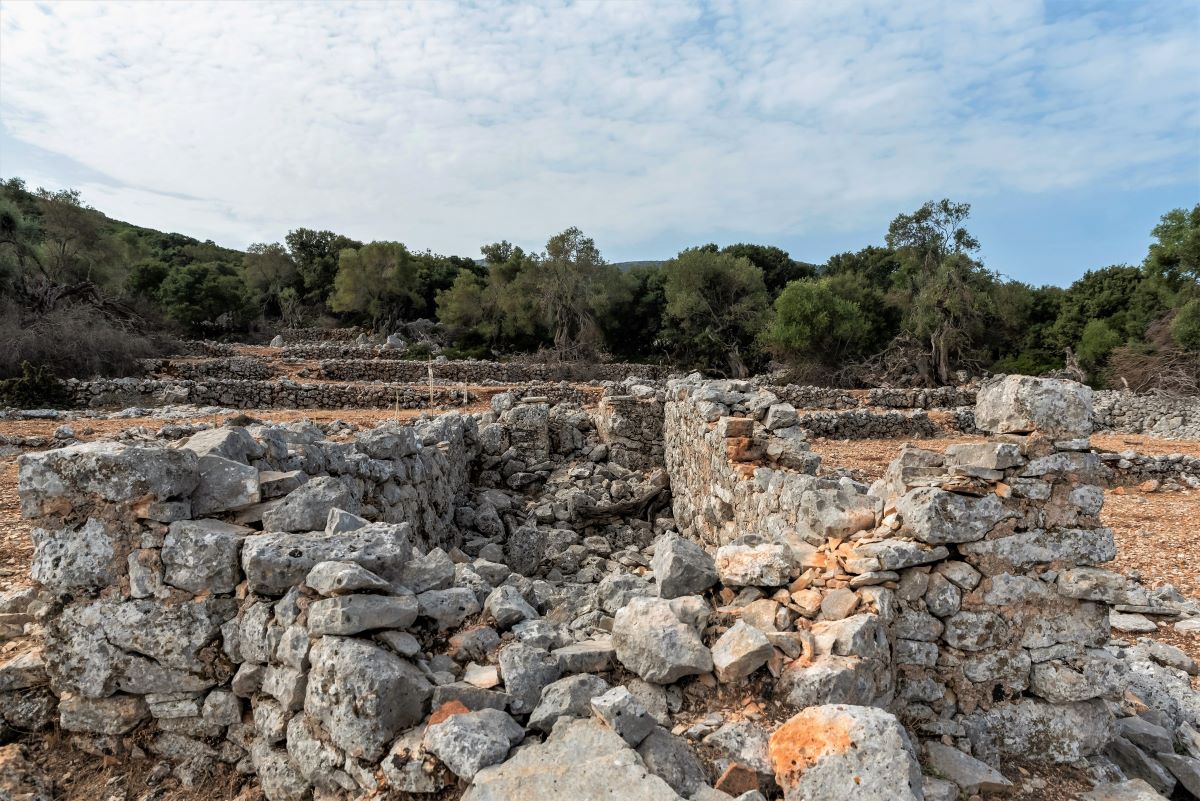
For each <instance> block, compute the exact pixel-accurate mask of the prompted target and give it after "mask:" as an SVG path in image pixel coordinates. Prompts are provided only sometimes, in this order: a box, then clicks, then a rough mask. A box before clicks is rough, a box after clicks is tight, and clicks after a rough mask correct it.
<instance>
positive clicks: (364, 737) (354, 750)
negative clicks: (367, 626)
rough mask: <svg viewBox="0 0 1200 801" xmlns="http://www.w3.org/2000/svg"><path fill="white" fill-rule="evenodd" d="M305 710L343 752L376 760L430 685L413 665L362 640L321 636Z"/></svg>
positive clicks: (419, 712)
mask: <svg viewBox="0 0 1200 801" xmlns="http://www.w3.org/2000/svg"><path fill="white" fill-rule="evenodd" d="M311 660H312V670H311V671H310V673H309V676H308V689H307V692H306V695H305V699H304V711H305V712H306V713H308V714H309V715H311V716H312V717H314V718H316V719H317V720H318V721H320V722H321V724H322V725H323V726H324V727H325V730H326V731H328V732H329V737H330V739H331V740H332V741H333V744H334V745H336V746H337V747H338V748H340V749H342V750H343V751H345V752H346V754H347V755H349V756H352V757H356V758H359V759H365V760H377V759H378V758H379V757H380V756H381V755H382V754H383V752H384V750H385V749H386V748H387V745H388V744H389V743H390V742H391V740H392V739H393V738H395V736H396V735H397V734H398V733H399V732H400V731H402V730H403V729H405V728H408V727H410V726H415V725H416V724H417V723H419V722H420V721H421V719H422V718H423V717H424V715H425V713H426V710H427V709H428V705H429V696H430V694H431V692H432V690H433V687H432V685H430V683H429V682H428V681H427V680H426V678H425V677H424V676H423V675H422V674H421V671H420V670H418V669H417V667H416V666H415V665H413V664H412V663H411V662H408V661H406V660H404V659H401V658H400V657H399V656H396V655H395V654H393V653H391V652H390V651H388V650H386V649H384V648H381V647H379V646H377V645H372V644H371V643H369V642H367V641H365V640H358V639H353V638H350V637H322V638H321V639H320V640H318V641H317V643H316V644H315V645H314V646H313V648H312V653H311Z"/></svg>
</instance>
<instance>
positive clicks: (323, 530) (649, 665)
mask: <svg viewBox="0 0 1200 801" xmlns="http://www.w3.org/2000/svg"><path fill="white" fill-rule="evenodd" d="M660 393H662V394H660ZM1090 403H1091V394H1090V391H1088V390H1087V389H1086V388H1083V387H1080V386H1078V385H1073V384H1069V383H1067V382H1056V381H1042V380H1039V379H1019V378H1010V379H1005V380H1003V381H998V382H995V383H994V384H988V385H985V386H983V387H982V388H981V390H980V394H979V399H978V403H977V407H976V409H975V415H974V416H975V419H976V420H977V421H978V425H980V427H982V428H985V429H987V430H988V431H989V432H991V433H992V436H991V438H990V439H989V440H988V441H986V442H977V443H970V444H965V445H959V446H955V447H952V448H950V449H948V450H947V452H946V453H945V454H942V453H937V452H932V451H926V450H922V449H919V448H912V447H909V448H906V449H904V450H903V451H902V452H901V453H900V455H899V457H898V458H897V459H896V460H895V461H894V462H893V463H892V465H891V466H890V467H889V469H888V471H887V475H886V476H885V477H884V478H883V479H881V480H880V481H879V482H877V483H876V484H875V485H874V486H871V487H867V486H865V485H863V484H861V483H856V482H854V481H851V480H849V479H846V478H840V479H839V478H829V477H823V476H821V475H819V474H818V468H819V466H820V464H819V463H820V460H819V459H818V457H817V456H816V455H814V454H813V453H812V452H811V451H810V450H809V449H808V445H807V440H806V434H805V432H804V430H803V428H802V427H801V425H800V421H801V416H800V415H799V414H798V413H797V411H796V409H795V408H794V407H793V406H792V405H791V404H789V403H786V402H784V401H781V400H780V398H779V397H778V396H777V395H775V394H773V393H772V392H769V391H766V390H762V389H759V388H757V387H756V386H754V385H753V384H751V383H748V382H737V381H716V382H712V381H710V382H704V381H700V380H698V379H694V380H682V381H672V382H670V383H669V384H668V385H667V387H666V388H665V390H662V389H659V388H655V387H652V386H648V385H644V384H639V383H636V382H635V383H627V384H623V385H620V386H613V387H609V392H608V394H607V395H606V396H605V398H604V399H602V402H601V405H600V408H599V410H598V411H597V413H596V415H595V416H592V415H589V414H588V413H587V412H586V411H585V410H584V409H582V408H580V407H579V406H577V405H575V404H572V403H556V402H552V401H551V400H550V399H548V398H546V397H542V396H533V395H528V394H525V395H524V396H522V393H520V392H518V391H514V392H506V393H502V394H499V395H496V396H495V397H494V398H493V399H492V403H491V409H490V410H489V411H487V412H484V413H479V414H475V415H470V416H463V415H459V414H453V413H451V414H447V415H443V416H441V417H438V418H435V419H432V420H423V421H420V422H418V423H416V424H414V425H412V426H399V425H394V424H387V425H383V426H380V427H378V428H375V429H372V430H370V431H365V432H359V433H358V434H357V436H355V437H354V438H353V439H351V440H347V441H331V440H330V439H328V438H327V437H326V436H325V435H324V434H323V433H322V432H321V431H320V430H319V429H315V428H313V427H311V426H307V425H303V424H290V425H283V426H280V425H264V426H252V427H248V428H238V427H224V428H218V429H208V430H203V431H200V432H197V433H191V435H190V436H188V437H187V439H181V440H180V441H179V442H178V443H176V444H175V445H173V446H166V445H162V444H159V443H155V442H138V441H130V442H100V443H89V444H83V445H75V446H71V447H67V448H60V449H57V450H52V451H47V452H45V453H40V454H28V455H26V456H24V457H22V459H21V461H20V493H21V499H22V506H23V513H24V514H25V515H26V516H27V517H28V518H30V520H31V521H32V523H33V525H34V526H35V530H34V534H33V538H34V544H35V549H36V552H35V556H34V567H33V574H34V576H33V577H34V579H35V580H36V581H37V582H38V584H39V588H38V589H34V590H31V591H29V592H27V593H17V594H0V614H2V615H5V617H3V618H0V636H9V635H8V634H7V631H8V630H7V629H5V628H4V626H9V627H11V621H12V620H13V619H14V617H13V616H14V615H16V616H18V617H20V618H21V619H22V620H27V621H29V622H31V623H32V622H34V621H36V622H37V625H41V626H44V645H43V650H42V651H41V652H36V651H30V652H28V653H27V654H22V656H21V657H20V658H19V659H16V660H8V661H5V662H0V720H4V721H7V724H6V725H14V722H15V721H22V720H31V719H33V718H34V717H40V718H43V719H44V718H46V717H47V716H49V715H52V714H53V715H55V716H56V719H57V721H58V725H59V727H60V728H61V729H62V730H63V731H65V732H66V733H67V734H68V735H69V736H71V737H73V738H74V740H75V742H76V743H78V744H79V745H80V746H81V747H85V748H87V749H90V750H91V751H92V752H93V753H105V754H112V755H117V756H119V757H125V756H127V755H129V753H130V752H131V749H132V748H133V746H134V744H135V743H136V744H137V747H138V748H142V749H144V750H145V751H146V752H148V753H150V754H151V755H153V757H154V758H156V759H162V760H164V761H165V762H167V763H169V764H170V765H171V766H172V767H171V769H172V773H173V774H174V777H175V778H176V779H177V780H179V781H181V782H183V783H185V784H188V783H190V784H197V783H199V782H200V781H201V780H202V779H203V777H204V775H205V773H206V771H211V769H212V767H213V765H215V764H217V763H225V764H228V765H230V766H234V768H235V769H236V770H237V771H239V772H241V773H242V774H243V775H253V776H255V777H256V781H257V783H258V785H259V786H260V787H261V789H262V791H263V793H264V794H265V796H266V797H267V799H268V801H310V800H311V799H317V798H319V799H323V800H324V799H327V800H328V801H343V799H344V800H345V801H349V799H354V798H359V797H363V796H367V797H371V796H377V797H385V796H387V795H396V794H407V795H405V797H410V795H413V794H415V795H425V794H437V793H455V792H456V790H454V789H453V788H454V785H455V783H456V782H458V783H460V785H459V786H460V788H461V787H465V795H464V796H463V797H464V798H466V799H471V800H472V801H524V799H525V798H528V797H530V793H534V794H536V795H538V797H541V796H542V795H545V796H547V797H549V796H551V795H553V796H554V797H555V798H563V799H570V800H571V801H582V799H590V798H595V797H597V793H611V792H613V791H617V790H618V789H619V790H620V792H623V793H625V794H627V795H628V796H629V797H630V798H639V799H645V801H682V799H688V801H730V799H732V798H734V797H735V795H736V797H738V798H739V801H758V799H760V798H762V797H763V796H765V797H769V798H773V799H778V798H780V797H782V798H783V799H784V801H796V799H801V798H803V799H805V800H806V801H847V799H856V798H862V799H879V798H895V799H900V800H901V801H920V799H922V798H925V799H933V798H937V799H948V798H954V797H959V795H960V793H961V794H967V795H969V794H972V793H978V792H979V791H980V790H981V789H987V790H1004V789H1007V788H1008V787H1009V782H1008V780H1007V779H1005V778H1004V776H1002V775H1001V774H1000V773H999V772H997V771H996V769H995V766H1000V765H1003V764H1005V763H1007V762H1008V761H1010V760H1011V759H1012V758H1021V759H1029V760H1033V761H1052V762H1079V760H1093V761H1092V762H1088V763H1087V764H1088V765H1090V766H1093V767H1096V768H1103V769H1105V770H1110V771H1115V770H1119V771H1121V772H1122V775H1124V776H1131V777H1133V776H1136V777H1138V778H1145V779H1146V780H1147V781H1151V780H1153V781H1152V786H1154V787H1155V788H1156V789H1157V790H1158V791H1159V792H1161V793H1163V794H1164V795H1169V794H1170V793H1171V791H1172V789H1173V788H1174V786H1175V782H1176V780H1177V779H1176V776H1179V777H1182V778H1180V779H1179V781H1180V782H1186V781H1187V778H1186V777H1187V776H1188V775H1189V774H1188V773H1187V766H1188V764H1190V763H1189V762H1187V761H1186V760H1187V757H1184V756H1181V754H1175V753H1170V751H1173V750H1174V749H1181V753H1183V752H1184V751H1186V750H1187V749H1188V748H1189V747H1191V746H1190V745H1189V744H1193V743H1196V744H1197V746H1198V747H1200V735H1197V734H1195V731H1196V728H1195V727H1198V726H1200V697H1197V696H1196V694H1195V693H1194V691H1192V690H1191V688H1190V685H1189V684H1188V678H1187V675H1186V673H1185V669H1186V668H1187V666H1188V665H1187V662H1186V661H1181V660H1185V659H1186V657H1184V656H1183V655H1182V654H1181V653H1173V652H1171V651H1170V650H1167V649H1165V647H1163V644H1162V643H1156V644H1154V645H1148V644H1143V643H1136V644H1133V643H1127V642H1118V641H1110V640H1109V629H1108V624H1109V622H1110V611H1111V610H1116V612H1118V613H1121V614H1124V613H1143V614H1153V615H1171V616H1176V617H1178V616H1184V615H1188V616H1200V604H1196V603H1195V602H1194V601H1191V602H1189V601H1188V600H1187V599H1184V598H1183V597H1182V596H1179V595H1178V594H1177V593H1173V592H1171V591H1169V590H1168V589H1166V588H1161V589H1158V590H1154V591H1148V590H1146V589H1145V588H1142V587H1141V586H1140V585H1137V584H1135V583H1132V582H1130V581H1128V580H1126V579H1125V578H1124V577H1122V576H1119V575H1117V574H1114V573H1110V572H1108V571H1105V570H1104V569H1103V568H1102V567H1101V565H1102V564H1103V563H1104V562H1106V561H1107V560H1109V559H1111V558H1112V555H1113V552H1114V548H1113V539H1112V534H1111V532H1109V531H1108V530H1106V529H1104V528H1103V527H1101V526H1100V524H1099V520H1098V515H1099V512H1100V508H1101V503H1102V499H1103V496H1102V494H1101V493H1100V490H1099V488H1098V486H1097V483H1098V477H1099V476H1101V475H1102V473H1103V467H1102V465H1103V460H1102V459H1101V457H1100V456H1098V455H1097V454H1095V453H1092V452H1091V451H1090V450H1089V448H1088V444H1089V443H1088V439H1087V434H1088V430H1089V427H1090ZM657 409H661V419H660V422H659V425H660V426H661V428H660V429H657V428H655V423H654V420H653V418H654V416H655V410H657ZM658 431H661V439H660V440H659V439H656V437H658V436H659V434H658V433H657V432H658ZM606 439H607V441H605V440H606ZM655 447H661V448H662V458H663V462H664V464H665V469H663V468H661V467H659V466H658V465H657V464H656V463H655V462H654V458H653V454H654V453H655V451H654V448H655ZM634 461H638V462H642V463H645V464H646V467H645V468H643V469H631V468H630V467H628V466H626V464H625V463H633V462H634ZM667 504H670V507H668V506H667ZM668 508H673V511H674V516H673V517H672V516H670V512H669V511H668ZM1180 666H1182V667H1180ZM1191 667H1192V669H1193V670H1194V669H1195V665H1194V664H1193V665H1191ZM721 687H728V688H736V692H735V693H733V697H737V698H739V699H742V698H743V697H744V695H745V693H746V692H751V693H757V694H759V695H760V696H761V700H762V702H763V703H764V704H768V703H769V705H770V709H771V712H772V715H771V716H756V715H746V714H744V712H745V709H743V706H744V704H743V703H742V701H739V702H738V708H737V710H736V712H733V713H730V710H729V709H728V708H723V707H722V706H721V704H722V700H723V699H727V698H729V697H730V695H731V694H730V693H728V692H719V691H718V688H721ZM780 714H782V715H793V717H792V718H791V719H790V720H788V721H787V722H786V723H784V724H783V725H781V726H780V725H777V724H776V723H773V722H772V720H778V717H777V716H778V715H780ZM33 727H34V728H36V726H33ZM2 730H3V728H2V727H0V731H2ZM1164 744H1165V745H1164ZM1156 745H1157V746H1161V747H1162V748H1164V749H1166V750H1161V751H1159V750H1156V749H1155V746H1156ZM517 746H520V747H519V748H518V747H517ZM1097 754H1102V755H1103V756H1104V759H1105V760H1107V761H1106V762H1100V761H1096V760H1099V757H1098V756H1096V755H1097ZM1197 756H1200V755H1197ZM1176 757H1179V759H1183V760H1184V761H1182V762H1181V761H1179V759H1176ZM922 763H924V764H926V765H928V766H929V768H930V770H931V772H932V773H935V774H936V775H930V776H923V775H922ZM989 763H990V764H989ZM1080 764H1083V763H1080ZM1111 766H1117V767H1111ZM1147 777H1148V778H1147ZM1184 786H1186V785H1184ZM759 791H761V792H762V793H763V795H762V796H760V795H759V794H758V793H759ZM435 797H436V796H435Z"/></svg>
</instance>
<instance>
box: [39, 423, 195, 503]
mask: <svg viewBox="0 0 1200 801" xmlns="http://www.w3.org/2000/svg"><path fill="white" fill-rule="evenodd" d="M17 480H18V493H19V494H20V496H21V503H22V507H21V512H22V514H23V515H25V516H26V517H41V516H42V515H45V514H51V513H53V512H54V511H55V510H58V511H62V510H63V509H65V508H71V507H74V506H76V505H77V504H78V503H79V502H82V501H84V500H85V499H87V498H88V496H96V497H98V498H100V499H102V500H104V501H108V502H109V503H116V504H128V505H130V506H132V507H133V510H134V512H135V513H137V511H138V509H139V508H140V507H144V506H146V505H148V504H152V503H154V502H161V501H167V500H170V499H172V498H179V499H185V498H187V496H189V495H191V493H192V490H193V489H195V488H196V483H197V481H199V475H198V471H197V458H196V454H194V453H192V452H191V451H187V450H180V449H175V448H165V447H162V446H160V445H128V444H125V443H120V442H111V441H110V442H84V443H80V444H78V445H70V446H68V447H66V448H57V449H55V450H50V451H43V452H41V453H26V454H22V455H21V456H20V457H19V458H18V459H17Z"/></svg>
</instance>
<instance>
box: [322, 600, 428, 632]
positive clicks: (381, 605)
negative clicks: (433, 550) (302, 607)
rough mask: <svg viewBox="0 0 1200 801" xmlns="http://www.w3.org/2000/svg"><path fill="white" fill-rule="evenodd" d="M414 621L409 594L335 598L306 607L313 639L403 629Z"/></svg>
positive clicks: (413, 611)
mask: <svg viewBox="0 0 1200 801" xmlns="http://www.w3.org/2000/svg"><path fill="white" fill-rule="evenodd" d="M416 619H417V599H416V598H414V597H413V596H411V595H339V596H337V597H335V598H323V599H321V600H319V601H314V602H313V604H312V605H311V606H310V607H309V608H308V630H309V632H310V633H312V634H313V636H320V635H322V634H339V635H346V634H358V633H359V632H363V631H369V630H371V629H406V628H408V627H409V626H411V625H412V624H413V623H414V622H415V621H416Z"/></svg>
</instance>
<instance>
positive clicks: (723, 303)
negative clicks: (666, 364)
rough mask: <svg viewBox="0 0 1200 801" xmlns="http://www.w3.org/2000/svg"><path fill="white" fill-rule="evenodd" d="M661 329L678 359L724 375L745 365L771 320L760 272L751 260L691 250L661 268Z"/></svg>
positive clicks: (739, 372)
mask: <svg viewBox="0 0 1200 801" xmlns="http://www.w3.org/2000/svg"><path fill="white" fill-rule="evenodd" d="M662 269H663V278H664V281H663V293H664V297H665V299H666V307H665V309H664V326H663V327H664V329H665V334H666V337H667V339H668V341H669V342H670V343H671V346H672V348H673V350H674V352H675V356H676V358H677V359H679V360H681V361H683V362H685V363H687V364H689V365H692V366H698V367H703V368H706V369H711V370H716V371H718V372H722V373H724V374H725V375H728V376H732V377H736V378H743V377H745V376H746V375H748V374H749V368H748V365H747V359H748V358H749V357H751V356H752V353H751V350H752V348H753V343H754V340H755V337H756V336H757V335H758V332H759V331H760V330H761V329H762V327H763V324H764V323H765V322H766V320H767V318H768V315H769V309H770V307H769V305H768V303H769V296H768V295H767V288H766V285H765V284H764V283H763V277H762V270H761V269H759V268H758V267H755V266H754V265H753V264H751V263H750V260H749V259H744V258H736V257H734V256H731V255H729V254H728V253H716V252H713V251H712V250H708V249H705V248H690V249H688V250H684V251H681V252H680V253H679V255H678V256H676V257H675V258H673V259H671V260H670V261H668V262H667V263H666V264H664V265H663V268H662Z"/></svg>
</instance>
